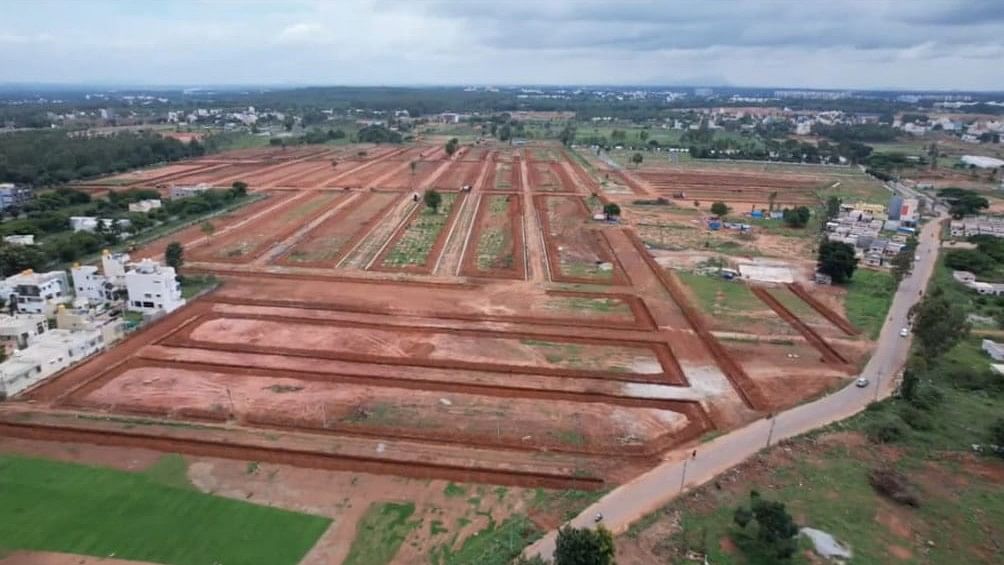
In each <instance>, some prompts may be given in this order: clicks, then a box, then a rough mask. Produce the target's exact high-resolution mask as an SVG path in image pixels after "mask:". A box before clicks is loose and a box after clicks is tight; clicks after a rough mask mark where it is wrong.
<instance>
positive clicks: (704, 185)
mask: <svg viewBox="0 0 1004 565" xmlns="http://www.w3.org/2000/svg"><path fill="white" fill-rule="evenodd" d="M634 174H636V175H638V177H640V178H641V179H642V180H644V181H646V182H647V183H648V184H649V185H651V186H652V187H653V188H654V189H655V190H656V191H657V192H659V193H660V194H662V195H664V196H672V195H674V194H679V193H683V195H684V196H683V198H684V199H685V200H697V201H716V200H720V201H725V202H742V203H750V204H756V205H762V206H766V205H767V204H768V200H769V197H770V195H771V194H772V193H777V199H776V204H779V205H784V206H791V205H802V204H809V205H813V204H816V203H818V200H819V199H818V198H817V196H816V194H815V191H816V190H818V189H819V188H821V184H822V183H825V182H826V178H825V177H824V176H823V175H820V174H813V173H812V172H806V173H804V174H794V173H784V174H782V173H777V172H775V173H769V174H768V173H756V172H748V171H741V170H736V171H720V170H715V169H697V168H692V167H688V168H680V169H677V170H672V171H670V170H666V169H660V170H658V171H646V170H644V169H643V170H640V171H636V172H635V173H634Z"/></svg>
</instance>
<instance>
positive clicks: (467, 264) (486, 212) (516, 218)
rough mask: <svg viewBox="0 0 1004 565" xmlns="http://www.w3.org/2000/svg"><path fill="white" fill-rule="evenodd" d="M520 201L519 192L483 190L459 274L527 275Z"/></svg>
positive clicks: (503, 276) (491, 275) (518, 276)
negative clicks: (501, 192) (493, 192)
mask: <svg viewBox="0 0 1004 565" xmlns="http://www.w3.org/2000/svg"><path fill="white" fill-rule="evenodd" d="M524 253H525V249H524V247H523V201H522V197H521V196H520V195H518V194H484V195H483V196H482V197H481V201H480V203H479V204H478V211H477V216H476V217H475V225H474V232H473V233H472V234H471V239H470V241H468V243H467V252H466V255H465V257H464V259H463V261H464V262H463V269H462V270H461V272H462V274H465V275H468V276H487V277H501V278H515V279H524V278H526V263H525V258H524Z"/></svg>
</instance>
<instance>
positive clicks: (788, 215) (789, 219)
mask: <svg viewBox="0 0 1004 565" xmlns="http://www.w3.org/2000/svg"><path fill="white" fill-rule="evenodd" d="M810 217H812V211H811V210H809V209H808V208H807V207H805V206H799V207H798V208H785V209H784V210H783V211H782V212H781V218H782V219H783V220H784V223H785V225H787V226H788V227H792V228H804V227H805V224H807V223H809V218H810Z"/></svg>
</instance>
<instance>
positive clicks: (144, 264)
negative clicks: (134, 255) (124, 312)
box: [125, 259, 185, 314]
mask: <svg viewBox="0 0 1004 565" xmlns="http://www.w3.org/2000/svg"><path fill="white" fill-rule="evenodd" d="M131 267H132V270H130V271H128V272H126V274H125V284H126V292H127V295H128V302H127V303H126V307H127V308H128V309H129V310H133V311H136V312H142V313H143V314H156V313H159V312H173V311H174V310H177V309H178V308H180V307H182V306H184V305H185V299H184V298H182V297H181V285H180V284H179V283H178V281H177V277H176V275H175V272H174V268H173V267H166V266H162V265H161V264H160V263H157V262H156V261H153V260H150V259H143V260H142V261H140V262H139V263H133V264H132V265H131Z"/></svg>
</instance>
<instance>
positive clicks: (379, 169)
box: [339, 159, 401, 188]
mask: <svg viewBox="0 0 1004 565" xmlns="http://www.w3.org/2000/svg"><path fill="white" fill-rule="evenodd" d="M400 166H401V163H399V162H397V161H392V160H390V159H386V160H382V161H379V162H375V163H373V164H372V165H370V166H368V167H366V168H365V169H363V170H362V171H359V172H356V173H351V174H349V175H347V176H346V177H345V178H343V179H342V180H341V181H339V184H340V185H342V186H347V187H350V188H366V187H369V186H370V185H371V184H372V181H373V180H374V179H378V178H380V177H381V176H384V175H386V174H388V173H391V172H393V171H394V169H396V168H398V167H400Z"/></svg>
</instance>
